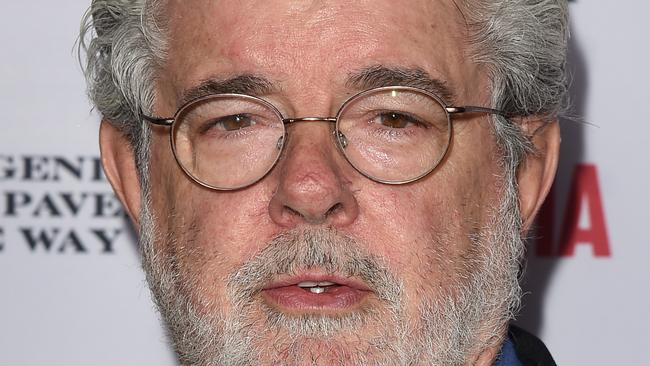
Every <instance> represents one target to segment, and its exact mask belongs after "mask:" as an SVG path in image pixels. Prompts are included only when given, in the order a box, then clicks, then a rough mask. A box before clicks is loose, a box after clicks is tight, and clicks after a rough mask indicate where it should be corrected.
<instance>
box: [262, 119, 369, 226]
mask: <svg viewBox="0 0 650 366" xmlns="http://www.w3.org/2000/svg"><path fill="white" fill-rule="evenodd" d="M330 131H331V130H330V124H329V123H322V122H320V123H312V122H305V123H302V122H301V123H297V124H295V125H292V126H291V128H290V129H289V131H288V138H287V141H286V143H287V146H286V147H285V149H286V151H285V152H284V155H283V157H282V158H281V160H280V161H279V162H278V166H276V171H275V172H274V174H277V189H276V191H275V194H274V195H273V197H272V198H271V201H270V203H269V214H270V217H271V219H272V220H273V221H274V222H275V223H276V224H278V225H280V226H283V227H294V226H297V225H300V224H312V225H328V226H334V227H344V226H347V225H349V224H351V223H352V222H354V221H355V219H356V218H357V215H358V212H359V207H358V203H357V200H356V198H355V196H354V194H353V192H352V190H351V187H350V181H349V180H348V179H347V178H346V175H347V177H349V176H350V174H349V172H347V170H348V169H350V168H351V167H350V168H348V167H347V166H346V163H345V161H344V160H343V158H342V157H341V156H340V154H339V152H338V151H337V150H336V147H335V145H334V141H333V139H332V135H331V132H330Z"/></svg>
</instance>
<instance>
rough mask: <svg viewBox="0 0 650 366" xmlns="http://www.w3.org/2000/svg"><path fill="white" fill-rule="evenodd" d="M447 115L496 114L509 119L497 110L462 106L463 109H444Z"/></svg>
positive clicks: (507, 115)
mask: <svg viewBox="0 0 650 366" xmlns="http://www.w3.org/2000/svg"><path fill="white" fill-rule="evenodd" d="M445 110H447V113H449V114H459V113H489V114H498V115H500V116H503V117H506V118H510V117H512V116H511V115H510V114H508V113H506V112H504V111H500V110H498V109H492V108H485V107H476V106H464V107H445Z"/></svg>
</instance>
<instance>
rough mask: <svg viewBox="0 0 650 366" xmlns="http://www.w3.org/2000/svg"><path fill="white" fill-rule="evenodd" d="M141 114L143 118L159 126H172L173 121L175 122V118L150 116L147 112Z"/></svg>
mask: <svg viewBox="0 0 650 366" xmlns="http://www.w3.org/2000/svg"><path fill="white" fill-rule="evenodd" d="M140 116H141V117H142V119H144V120H145V121H147V122H149V123H153V124H154V125H158V126H171V125H172V123H174V119H173V118H154V117H149V116H147V115H146V114H143V113H140Z"/></svg>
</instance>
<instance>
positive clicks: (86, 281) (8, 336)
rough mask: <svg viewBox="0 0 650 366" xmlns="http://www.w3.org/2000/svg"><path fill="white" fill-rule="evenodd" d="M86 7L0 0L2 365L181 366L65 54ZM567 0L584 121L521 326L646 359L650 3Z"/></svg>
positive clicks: (574, 124) (571, 343)
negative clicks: (106, 174)
mask: <svg viewBox="0 0 650 366" xmlns="http://www.w3.org/2000/svg"><path fill="white" fill-rule="evenodd" d="M88 3H89V1H87V0H62V1H56V2H18V1H12V2H8V1H7V2H3V3H2V4H0V20H1V21H0V50H1V51H0V52H1V55H2V57H0V116H1V117H0V126H1V128H0V365H98V366H99V365H102V366H103V365H106V366H108V365H175V364H176V361H175V360H174V357H173V355H172V352H171V350H170V349H169V347H168V345H167V344H166V339H165V336H164V331H163V329H162V327H161V326H160V324H159V319H158V316H157V314H156V312H155V310H154V306H153V304H152V302H151V300H150V297H149V292H148V290H147V288H146V285H145V282H144V276H143V274H142V273H141V271H140V268H139V264H138V254H137V248H136V243H135V240H134V234H133V231H132V229H131V228H130V227H129V225H128V223H127V221H126V218H125V213H124V211H123V209H122V207H121V206H120V204H119V202H118V201H117V199H116V198H115V196H114V195H113V193H112V191H111V189H110V187H109V185H108V183H107V182H106V179H105V177H104V175H103V173H102V170H101V164H100V161H99V153H98V147H97V133H98V126H99V118H98V116H97V115H96V113H94V112H93V111H91V106H90V104H89V102H88V101H87V99H86V96H85V92H84V90H85V85H84V82H83V77H82V74H81V71H80V67H79V66H78V62H77V60H76V53H75V51H74V42H75V39H76V36H77V33H78V28H79V21H80V19H81V17H82V14H83V13H84V11H85V10H86V7H87V5H88ZM570 7H571V11H572V13H571V25H572V38H571V44H570V65H569V66H570V69H571V72H572V75H573V81H572V85H571V94H572V98H573V114H574V115H576V116H579V117H580V118H578V119H577V121H575V120H572V121H569V120H566V121H562V132H563V139H562V159H561V163H560V167H559V174H558V178H557V180H556V183H555V186H554V188H553V191H552V194H551V196H550V197H549V199H548V200H547V202H546V204H545V206H544V208H543V210H542V213H541V215H540V219H539V223H538V229H537V232H536V233H533V234H531V236H532V237H533V238H537V240H536V241H533V242H531V244H530V247H529V251H528V253H529V263H528V266H527V269H526V275H525V278H524V287H525V290H526V296H525V299H524V308H523V309H522V312H521V314H520V316H519V317H518V320H517V322H518V323H519V324H520V325H521V326H523V327H525V328H527V329H529V330H530V331H532V332H534V333H536V334H537V335H539V336H540V337H541V338H542V339H543V340H544V341H545V342H546V344H547V345H548V347H549V348H550V350H551V351H552V353H553V355H554V357H555V358H556V361H557V362H558V364H559V365H650V361H648V360H647V359H646V352H645V351H646V350H647V348H648V347H649V346H650V285H649V282H650V265H649V262H650V238H649V236H650V234H647V233H646V232H645V230H644V229H645V228H648V227H649V226H650V214H648V209H649V207H650V161H649V160H650V159H649V158H648V156H649V155H650V154H649V153H648V151H649V149H650V117H648V116H649V113H648V111H647V105H648V103H649V102H650V88H649V85H650V73H649V72H648V68H647V64H648V61H647V60H648V58H650V47H648V40H647V38H648V36H649V35H650V23H648V21H647V19H646V18H647V13H648V12H649V11H650V5H648V4H647V3H645V2H641V1H630V0H628V1H618V2H613V1H582V0H579V1H577V2H572V3H571V5H570ZM581 121H582V122H581Z"/></svg>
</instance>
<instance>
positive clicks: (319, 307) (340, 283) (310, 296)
mask: <svg viewBox="0 0 650 366" xmlns="http://www.w3.org/2000/svg"><path fill="white" fill-rule="evenodd" d="M306 281H309V282H325V281H327V282H333V283H334V284H335V285H334V286H331V287H327V289H326V291H325V292H323V293H320V294H314V293H311V292H310V291H308V290H305V289H303V288H300V287H298V284H299V283H301V282H306ZM371 293H372V291H371V290H370V288H369V287H368V285H366V284H365V283H364V282H363V281H361V280H359V279H356V278H350V277H345V276H342V275H338V274H328V273H323V272H317V271H309V272H302V273H299V274H293V275H282V276H280V277H278V278H277V279H275V280H274V281H272V282H270V283H269V284H267V285H266V286H265V287H264V288H263V289H262V292H261V294H262V298H263V299H264V300H265V301H266V302H267V303H268V304H269V305H271V306H272V307H275V308H278V309H279V310H281V311H283V312H288V313H305V312H310V313H328V312H333V313H337V312H340V311H346V310H354V309H356V308H358V307H360V306H361V305H362V304H363V303H364V302H365V300H366V299H367V298H368V297H369V295H370V294H371Z"/></svg>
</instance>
